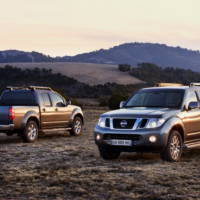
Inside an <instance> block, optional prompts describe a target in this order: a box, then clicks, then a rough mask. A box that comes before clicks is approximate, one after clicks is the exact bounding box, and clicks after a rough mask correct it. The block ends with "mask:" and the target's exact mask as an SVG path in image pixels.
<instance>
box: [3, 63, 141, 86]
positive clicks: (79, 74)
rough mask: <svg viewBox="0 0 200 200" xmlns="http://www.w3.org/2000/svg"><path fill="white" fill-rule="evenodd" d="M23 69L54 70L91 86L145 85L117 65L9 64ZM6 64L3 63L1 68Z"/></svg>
mask: <svg viewBox="0 0 200 200" xmlns="http://www.w3.org/2000/svg"><path fill="white" fill-rule="evenodd" d="M7 64H10V65H13V66H15V67H18V68H22V69H27V68H29V69H33V68H40V69H41V68H45V69H52V71H53V72H55V73H61V74H63V75H65V76H68V77H72V78H74V79H76V80H78V81H80V82H83V83H86V84H89V85H98V84H105V83H108V82H109V83H117V84H122V85H126V84H138V83H143V81H140V80H139V79H137V78H134V77H132V76H130V75H129V74H128V73H125V72H120V71H119V70H118V67H117V65H108V64H92V63H72V62H50V63H49V62H41V63H7ZM5 65H6V64H5V63H1V64H0V67H4V66H5Z"/></svg>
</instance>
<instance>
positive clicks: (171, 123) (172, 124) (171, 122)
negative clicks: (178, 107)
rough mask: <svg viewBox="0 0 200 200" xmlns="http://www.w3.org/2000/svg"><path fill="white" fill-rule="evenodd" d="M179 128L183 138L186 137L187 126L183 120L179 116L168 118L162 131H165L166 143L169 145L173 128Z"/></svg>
mask: <svg viewBox="0 0 200 200" xmlns="http://www.w3.org/2000/svg"><path fill="white" fill-rule="evenodd" d="M174 129H175V130H178V131H179V132H180V134H181V136H182V138H183V141H184V139H185V127H184V124H183V122H182V120H181V119H180V118H179V117H172V118H170V119H168V120H167V121H166V122H165V124H164V126H163V127H162V133H164V143H165V145H167V142H168V138H169V135H170V133H171V131H172V130H174Z"/></svg>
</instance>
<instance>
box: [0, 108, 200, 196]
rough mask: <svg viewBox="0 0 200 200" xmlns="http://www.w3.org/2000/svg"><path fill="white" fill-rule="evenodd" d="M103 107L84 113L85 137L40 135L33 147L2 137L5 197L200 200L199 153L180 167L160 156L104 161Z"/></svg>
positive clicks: (0, 174)
mask: <svg viewBox="0 0 200 200" xmlns="http://www.w3.org/2000/svg"><path fill="white" fill-rule="evenodd" d="M102 112H104V111H103V110H98V109H96V110H95V109H87V110H85V117H86V123H85V128H84V131H83V135H82V136H79V137H71V136H69V135H68V134H67V133H57V134H56V133H54V134H52V133H51V134H47V135H45V136H41V137H40V138H39V140H38V141H37V142H36V143H34V144H25V143H22V141H21V140H20V139H19V138H17V137H15V136H12V137H5V136H4V135H3V134H2V135H1V136H0V199H5V200H8V199H17V200H23V199H57V200H62V199H70V200H76V199H77V200H83V199H87V200H90V199H93V200H96V199H101V200H102V199H112V200H115V199H125V200H126V199H127V200H128V199H146V200H159V199H174V200H179V199H183V200H187V199H200V150H192V151H189V152H185V153H184V155H183V159H182V161H181V162H179V163H168V162H164V161H161V160H160V158H159V155H154V154H143V155H140V154H134V153H123V154H122V155H121V156H120V158H119V159H117V160H115V161H104V160H102V159H101V158H100V157H99V154H98V151H97V147H96V146H95V144H94V141H93V135H92V134H93V129H94V126H95V123H96V121H97V118H98V116H99V115H100V114H101V113H102Z"/></svg>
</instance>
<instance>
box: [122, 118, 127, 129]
mask: <svg viewBox="0 0 200 200" xmlns="http://www.w3.org/2000/svg"><path fill="white" fill-rule="evenodd" d="M127 125H128V123H127V121H126V120H122V121H121V122H120V126H121V127H122V128H124V127H126V126H127Z"/></svg>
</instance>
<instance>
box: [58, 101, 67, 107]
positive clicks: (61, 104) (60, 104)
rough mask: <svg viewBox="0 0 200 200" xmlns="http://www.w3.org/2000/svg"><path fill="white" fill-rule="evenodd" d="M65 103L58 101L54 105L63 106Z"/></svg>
mask: <svg viewBox="0 0 200 200" xmlns="http://www.w3.org/2000/svg"><path fill="white" fill-rule="evenodd" d="M65 106H66V105H65V104H64V103H63V102H58V103H57V104H56V107H65Z"/></svg>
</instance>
